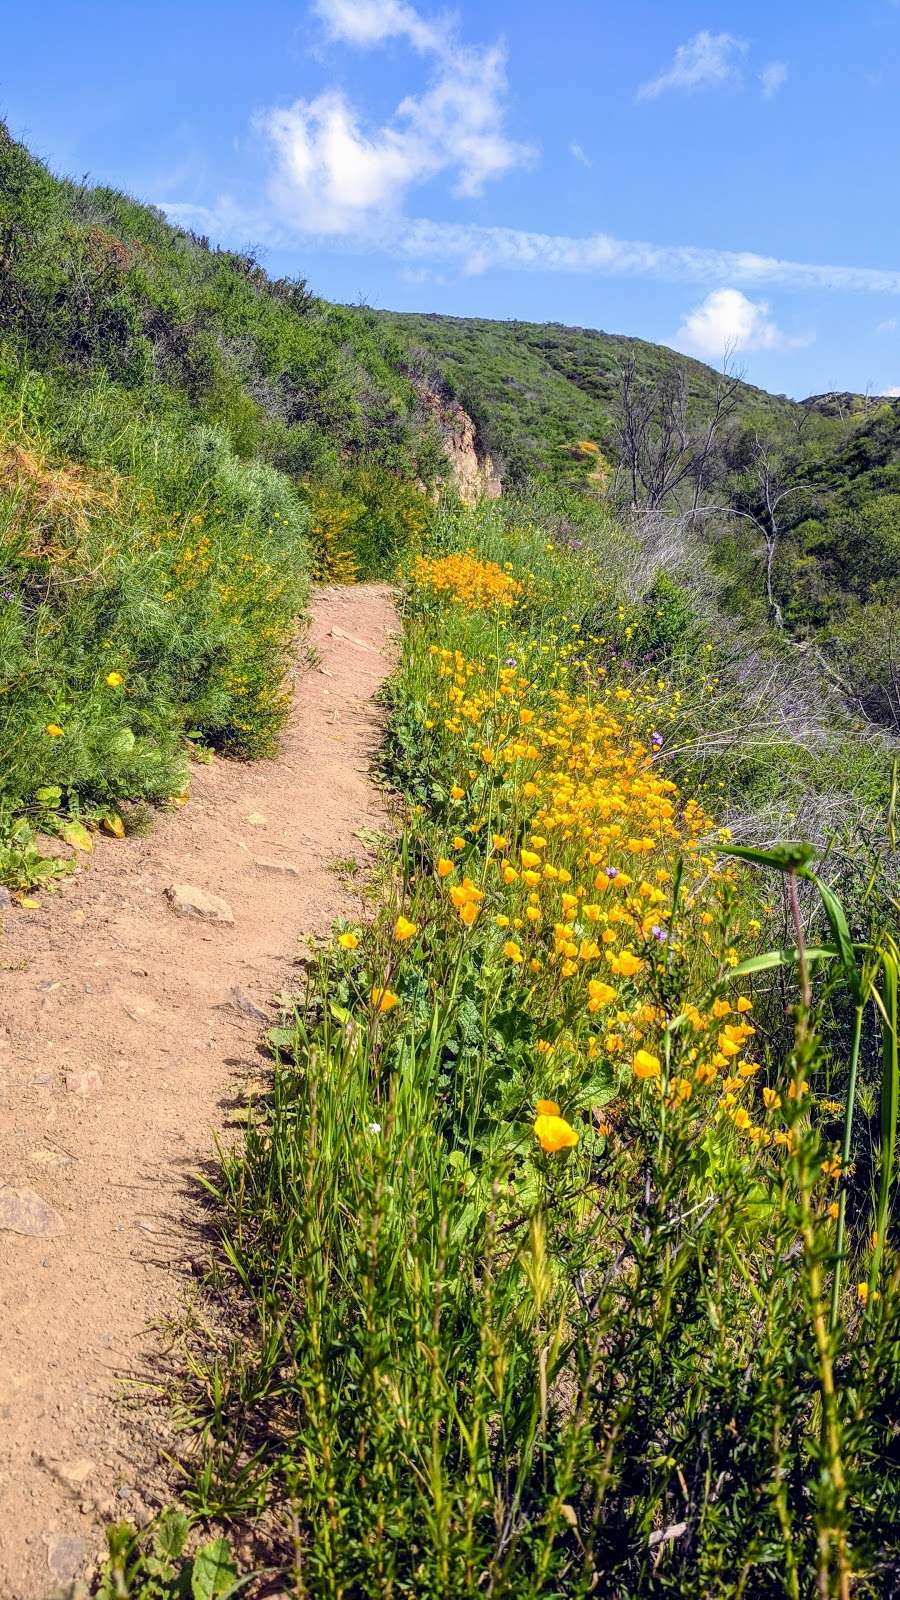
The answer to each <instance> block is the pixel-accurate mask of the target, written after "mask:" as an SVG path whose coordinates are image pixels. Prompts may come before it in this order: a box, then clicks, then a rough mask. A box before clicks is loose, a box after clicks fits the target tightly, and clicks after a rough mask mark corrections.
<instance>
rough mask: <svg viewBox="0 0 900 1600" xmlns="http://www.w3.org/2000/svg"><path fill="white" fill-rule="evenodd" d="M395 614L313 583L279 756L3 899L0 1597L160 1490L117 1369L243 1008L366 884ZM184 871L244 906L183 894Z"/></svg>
mask: <svg viewBox="0 0 900 1600" xmlns="http://www.w3.org/2000/svg"><path fill="white" fill-rule="evenodd" d="M395 621H396V619H395V613H394V609H393V605H392V602H391V597H390V592H389V591H388V590H386V589H383V588H376V587H372V586H367V587H359V588H353V589H347V590H339V589H330V590H323V591H321V592H320V593H319V594H318V596H317V597H316V599H315V601H314V608H313V620H312V627H311V631H310V635H309V643H310V645H311V646H312V647H313V648H314V650H316V651H317V652H318V664H317V665H314V666H312V667H311V668H309V669H302V670H298V682H297V687H296V696H295V703H294V709H293V714H292V717H291V721H290V725H289V727H288V730H287V733H286V737H285V739H284V742H283V745H282V748H281V751H280V753H279V755H278V757H277V758H276V759H275V760H272V761H268V762H261V763H259V764H257V765H252V766H251V765H248V766H244V765H240V764H237V763H228V762H224V761H216V762H214V763H213V765H211V766H209V767H205V766H196V767H195V768H194V769H193V774H192V780H191V800H190V802H189V804H188V805H187V806H186V807H185V808H184V809H183V810H181V811H178V812H176V813H173V814H171V815H168V816H166V817H164V818H163V819H161V821H160V823H159V825H158V826H157V827H156V829H155V830H154V831H153V833H152V834H150V835H149V836H148V837H146V838H129V839H126V840H124V841H122V842H121V843H115V842H113V841H108V842H105V841H104V842H103V843H98V846H97V848H96V851H95V853H94V856H93V857H92V858H88V860H89V865H88V866H87V867H85V869H84V870H83V871H80V872H79V874H78V876H77V877H76V878H75V879H74V880H72V881H70V882H69V883H68V885H67V887H66V888H64V889H63V890H62V891H61V892H60V893H59V894H58V895H55V896H53V897H50V896H45V897H44V901H43V909H42V910H41V911H39V912H35V911H32V912H30V913H29V912H27V911H20V910H13V911H7V912H6V913H4V914H3V927H2V933H0V993H2V997H3V998H2V1006H0V1163H2V1165H0V1307H2V1322H0V1596H2V1597H3V1600H44V1597H45V1596H47V1595H49V1594H52V1593H57V1592H59V1591H60V1590H61V1589H63V1588H64V1586H65V1584H66V1582H67V1581H70V1580H71V1579H73V1578H74V1577H77V1576H78V1575H79V1574H80V1573H81V1572H82V1571H83V1570H84V1569H85V1568H86V1567H89V1565H90V1561H91V1559H92V1557H93V1555H94V1554H95V1552H96V1550H97V1548H98V1544H99V1543H100V1535H99V1528H100V1524H101V1522H102V1520H103V1519H104V1518H108V1517H109V1516H110V1515H114V1516H117V1517H121V1516H128V1515H130V1516H132V1517H134V1516H137V1517H138V1518H139V1519H141V1518H145V1517H146V1516H147V1515H148V1514H149V1513H150V1512H152V1511H153V1510H154V1509H155V1505H154V1494H153V1490H152V1488H151V1487H150V1485H152V1483H153V1481H154V1473H155V1470H156V1469H155V1463H156V1461H157V1459H158V1450H159V1445H160V1432H159V1430H160V1428H161V1427H162V1426H163V1424H162V1420H161V1415H160V1416H159V1417H156V1418H152V1419H151V1418H150V1417H149V1414H148V1413H145V1414H144V1415H143V1416H141V1415H140V1410H139V1408H138V1411H137V1416H135V1408H134V1407H131V1408H127V1407H125V1406H124V1405H123V1404H122V1393H123V1390H122V1378H123V1377H126V1378H128V1377H131V1378H132V1379H136V1380H138V1381H140V1379H141V1377H142V1375H143V1374H145V1373H149V1372H150V1371H151V1370H152V1362H153V1359H154V1357H155V1356H157V1355H158V1354H159V1353H160V1349H161V1334H160V1332H159V1331H156V1332H154V1331H152V1329H153V1326H154V1325H156V1326H157V1329H158V1327H159V1324H160V1323H163V1324H164V1323H165V1320H166V1318H168V1317H170V1316H171V1315H173V1314H175V1313H177V1311H178V1309H179V1307H181V1306H183V1305H184V1303H185V1298H186V1296H189V1295H190V1292H191V1270H192V1264H193V1261H192V1258H195V1257H196V1255H197V1252H198V1251H199V1250H200V1248H201V1247H200V1246H199V1245H198V1244H197V1242H196V1240H195V1239H194V1237H193V1235H192V1230H191V1213H192V1211H193V1210H194V1209H195V1200H194V1199H193V1198H192V1194H191V1185H190V1174H191V1172H192V1171H195V1170H196V1169H197V1166H198V1165H199V1164H200V1163H201V1162H202V1161H203V1159H204V1158H205V1156H206V1155H207V1154H208V1152H209V1151H210V1148H211V1143H212V1137H213V1134H214V1132H216V1131H218V1130H222V1129H223V1128H225V1127H227V1126H228V1123H229V1119H231V1120H232V1121H233V1120H234V1119H233V1117H232V1109H233V1107H234V1106H235V1105H237V1104H241V1103H242V1102H243V1099H244V1096H245V1094H246V1092H247V1089H248V1085H250V1084H252V1083H253V1082H254V1081H256V1080H259V1078H260V1077H261V1075H262V1062H261V1059H260V1056H259V1054H258V1048H257V1046H258V1039H259V1034H260V1030H261V1027H262V1023H261V1021H260V1020H259V1017H258V1016H256V1015H254V1014H253V1007H258V1008H259V1009H260V1010H263V1011H268V1012H269V1013H270V1014H272V1013H273V1012H274V1001H275V999H276V997H277V996H278V995H279V994H280V993H282V992H290V990H291V987H292V983H293V978H292V964H293V961H294V959H295V956H296V952H297V942H298V939H299V938H300V936H301V935H302V934H303V933H307V932H310V931H313V932H323V931H325V930H326V929H327V928H328V926H329V925H330V923H331V921H332V920H333V918H334V917H335V916H336V915H339V914H340V913H342V912H347V911H351V912H352V911H353V910H354V909H355V908H356V907H357V906H358V902H357V901H356V899H355V897H354V896H353V895H352V893H351V891H350V890H349V889H348V888H347V887H346V883H345V884H344V886H342V881H341V878H340V877H339V876H338V875H337V874H336V872H335V870H334V867H333V863H334V862H335V861H336V860H338V859H340V858H343V859H345V860H346V858H348V857H356V858H360V857H361V856H362V855H363V854H364V853H365V851H364V844H363V843H362V842H361V840H360V837H359V832H360V830H365V829H366V828H367V827H368V828H378V827H379V826H380V825H383V816H382V815H381V813H380V809H379V801H378V796H377V792H376V791H375V790H373V788H372V785H371V783H370V781H369V779H368V776H367V759H368V756H369V755H370V753H371V750H372V748H373V746H374V744H375V742H376V739H377V729H378V717H377V712H376V710H375V709H374V707H373V703H372V697H373V695H374V694H375V692H376V690H377V689H378V687H379V686H380V684H381V683H382V681H383V679H384V677H385V676H386V673H387V670H388V664H389V657H390V643H389V639H390V634H391V631H392V629H393V627H394V625H395ZM348 635H349V636H350V637H347V636H348ZM254 814H255V816H256V817H257V818H259V819H264V820H257V821H256V822H255V823H253V822H249V821H248V820H247V819H248V817H251V816H252V815H254ZM179 883H186V884H189V885H193V886H196V887H198V888H200V889H202V890H205V891H208V892H210V893H213V894H215V895H219V896H221V897H222V898H223V899H224V900H225V901H226V902H227V903H228V906H229V907H230V908H231V911H232V912H233V915H234V923H233V926H232V925H228V924H222V925H219V924H211V923H208V922H204V921H199V920H197V919H196V918H194V917H187V916H182V915H179V914H177V913H176V911H175V910H174V909H173V907H172V905H171V904H170V902H169V900H168V899H167V898H166V893H165V891H166V890H167V888H168V887H169V886H170V885H172V884H179ZM10 1224H12V1225H13V1226H12V1228H11V1227H10ZM23 1228H24V1229H31V1230H36V1231H32V1232H30V1233H29V1232H23V1231H13V1230H14V1229H19V1230H21V1229H23ZM157 1410H158V1411H160V1412H161V1408H157Z"/></svg>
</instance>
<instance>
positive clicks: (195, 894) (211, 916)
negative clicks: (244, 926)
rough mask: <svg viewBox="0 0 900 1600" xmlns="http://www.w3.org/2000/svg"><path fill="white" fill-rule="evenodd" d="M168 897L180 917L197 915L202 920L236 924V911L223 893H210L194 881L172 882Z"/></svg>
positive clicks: (167, 892) (167, 891) (230, 924)
mask: <svg viewBox="0 0 900 1600" xmlns="http://www.w3.org/2000/svg"><path fill="white" fill-rule="evenodd" d="M166 898H167V899H168V901H169V903H170V904H171V907H172V910H173V911H175V912H177V914H178V916H179V917H197V918H198V919H199V921H200V922H224V923H226V924H227V925H228V926H229V927H230V926H232V925H233V924H234V912H233V911H232V909H231V907H230V905H229V904H228V901H227V900H223V899H222V896H221V895H218V894H210V892H209V890H208V889H198V888H197V886H196V884H193V883H172V884H170V885H169V887H168V889H167V890H166Z"/></svg>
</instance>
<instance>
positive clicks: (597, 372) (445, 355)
mask: <svg viewBox="0 0 900 1600" xmlns="http://www.w3.org/2000/svg"><path fill="white" fill-rule="evenodd" d="M375 321H376V322H377V323H380V324H381V325H382V326H384V327H387V328H389V329H390V330H391V331H392V332H394V333H396V334H397V335H402V336H403V337H404V338H405V339H406V340H408V341H410V342H411V343H412V344H413V345H414V346H418V347H420V348H421V349H422V351H424V352H426V353H427V356H428V357H429V358H430V360H431V361H432V362H433V363H434V365H435V367H436V369H437V370H438V371H439V372H440V374H441V376H442V377H443V378H444V380H445V381H446V382H447V383H448V384H449V386H450V388H451V391H452V393H453V394H454V395H455V396H456V397H457V398H458V399H459V400H460V401H461V402H462V404H463V405H464V406H465V408H466V410H467V411H468V412H469V414H470V416H472V417H473V418H474V419H475V422H476V424H477V426H478V428H479V430H480V433H481V436H482V438H483V440H484V442H485V445H486V446H487V448H488V449H489V450H490V451H491V452H492V453H493V454H495V455H496V456H498V457H499V458H500V459H501V461H502V463H503V466H504V468H505V474H506V476H507V477H508V478H509V479H511V480H512V481H514V482H515V481H521V479H522V478H523V477H525V476H530V475H534V474H542V473H550V474H555V473H559V472H560V471H565V470H566V469H567V466H568V457H567V455H566V452H565V447H566V446H567V445H571V444H572V443H573V442H576V441H578V440H582V439H587V440H592V441H594V442H596V443H600V444H602V445H604V447H607V446H608V443H609V440H610V434H611V419H612V415H613V412H614V410H615V408H616V405H617V400H618V391H619V371H620V369H621V367H622V365H623V363H625V362H626V361H629V360H631V359H633V360H634V361H635V363H636V371H637V375H638V377H639V379H640V380H641V381H643V382H647V383H654V382H656V381H658V380H659V378H660V377H661V376H662V375H663V374H664V373H666V372H668V371H669V370H670V369H671V368H672V367H673V366H676V367H677V368H678V369H679V370H680V371H681V372H683V373H684V375H685V378H686V381H687V388H688V395H689V401H690V406H691V409H692V412H693V413H694V414H695V415H698V416H699V415H701V414H703V413H704V411H705V410H707V409H708V407H709V406H710V404H711V403H712V401H713V398H714V395H715V392H716V386H717V383H718V382H719V378H720V374H718V373H717V372H715V371H714V370H713V368H711V367H709V366H706V365H705V364H704V363H703V362H702V361H694V360H692V359H691V358H690V357H689V356H680V355H676V354H675V353H674V352H673V351H672V350H669V349H667V348H666V347H664V346H662V345H657V344H650V343H648V342H647V341H646V340H644V339H635V338H629V337H626V336H625V335H623V334H612V333H602V332H600V331H599V330H597V329H592V328H567V327H563V326H562V325H561V324H560V323H552V322H548V323H536V322H519V321H515V320H510V321H508V322H492V321H487V320H485V319H483V318H478V317H447V316H437V315H431V314H427V315H421V314H418V313H403V314H400V313H397V312H379V313H377V314H376V318H375ZM795 409H796V407H795V403H794V402H792V401H790V400H788V399H786V398H785V397H784V396H783V395H770V394H767V393H766V391H765V390H764V389H756V388H754V387H753V385H751V384H741V385H740V407H739V410H740V415H741V416H742V417H744V418H745V419H747V420H748V421H749V420H753V419H757V418H758V419H767V420H768V419H774V420H778V421H785V422H787V420H788V419H789V417H790V416H791V414H792V413H793V412H794V410H795Z"/></svg>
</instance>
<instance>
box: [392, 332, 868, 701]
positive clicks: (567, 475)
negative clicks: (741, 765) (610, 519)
mask: <svg viewBox="0 0 900 1600" xmlns="http://www.w3.org/2000/svg"><path fill="white" fill-rule="evenodd" d="M376 320H377V321H378V322H380V323H381V324H382V326H387V327H388V328H390V329H391V331H392V332H395V333H396V334H397V335H398V336H399V335H405V336H406V337H407V338H408V339H410V340H411V341H413V342H414V343H415V345H417V346H418V347H419V349H420V350H421V352H422V355H419V356H417V357H416V358H415V359H417V360H419V361H420V362H422V361H423V360H424V359H425V357H426V356H427V358H428V359H430V360H431V361H432V362H433V363H434V366H435V368H436V369H437V371H438V372H439V373H440V375H441V378H442V379H443V380H444V381H445V382H446V383H447V385H448V386H449V389H450V392H451V393H452V394H453V395H455V396H456V397H458V399H459V400H460V401H461V402H462V404H463V405H464V406H465V408H466V410H467V412H468V413H469V414H470V415H471V416H472V417H473V418H474V420H475V423H476V426H477V428H478V430H479V433H480V437H481V440H482V442H483V444H484V446H485V448H487V449H488V450H490V452H491V454H492V455H493V456H494V457H495V458H496V459H497V461H498V462H499V464H500V468H501V471H502V472H503V475H504V477H505V480H506V481H507V483H508V485H510V486H511V487H514V486H515V485H517V484H523V483H525V482H527V481H529V480H534V479H535V478H542V477H543V478H549V479H551V480H555V481H558V482H567V483H569V484H570V485H572V486H575V487H577V486H579V485H580V486H581V487H583V488H585V487H587V488H601V489H605V488H608V486H609V475H608V474H607V476H606V478H603V479H601V481H600V482H599V483H597V482H595V481H594V480H592V478H591V475H590V474H591V471H592V467H593V463H594V461H596V459H597V458H596V456H595V457H594V458H593V459H592V457H591V455H590V454H589V453H588V447H589V446H594V447H596V446H597V445H599V446H600V449H601V452H602V459H605V460H606V461H608V462H609V464H610V465H611V466H612V467H613V468H615V466H616V464H617V462H618V461H620V460H621V451H622V441H621V439H620V438H619V437H618V427H617V423H618V419H619V417H620V416H621V412H622V385H621V373H622V369H623V367H625V365H626V364H628V363H631V362H633V363H634V372H635V379H636V382H637V384H638V385H639V386H640V388H641V390H642V397H641V404H643V401H644V399H645V398H646V401H647V406H648V415H649V418H650V428H649V431H648V437H649V438H650V446H649V448H650V450H651V452H652V450H653V449H654V448H656V443H655V441H656V440H658V438H659V436H660V435H661V434H662V433H663V432H664V431H665V427H666V425H667V419H666V418H665V417H664V415H663V411H664V409H665V406H664V390H665V385H666V383H667V382H670V381H671V378H672V375H673V374H676V375H678V376H679V377H681V376H683V379H684V382H685V386H686V407H685V414H684V420H685V421H686V424H687V426H688V429H689V430H690V429H691V428H694V429H696V430H697V431H698V432H699V433H701V434H702V430H703V426H704V424H705V422H706V419H708V418H709V417H710V415H711V414H712V412H713V410H714V407H715V404H716V398H717V392H718V391H719V390H720V388H721V385H722V375H721V374H720V373H717V372H715V371H714V370H713V369H712V368H711V367H708V366H706V365H704V364H703V363H702V362H699V361H693V360H690V359H689V358H687V357H684V356H679V355H676V354H675V353H674V352H673V351H671V350H668V349H666V348H664V347H662V346H660V345H654V344H649V343H647V342H645V341H643V340H640V339H634V338H626V337H624V336H621V335H617V334H607V333H602V332H599V331H594V330H590V329H583V328H565V327H562V326H560V325H558V324H553V323H548V324H536V323H525V322H518V321H509V322H490V321H485V320H482V319H478V318H462V317H445V316H422V315H402V316H401V315H398V314H396V313H382V314H379V316H378V318H377V319H376ZM668 420H674V421H675V422H676V424H677V423H679V422H680V421H681V418H680V417H679V416H674V417H670V418H669V419H668ZM654 430H655V434H654ZM594 470H596V469H594ZM689 481H691V480H689ZM767 485H768V495H767V492H766V486H767ZM620 487H621V486H620ZM898 487H900V404H898V403H896V402H894V403H889V402H886V401H881V402H879V401H872V400H870V399H867V398H866V397H864V396H861V395H852V394H830V395H821V396H812V397H810V398H809V399H808V400H805V401H802V402H795V401H791V400H788V399H786V398H785V397H784V396H777V395H770V394H767V393H766V392H765V391H764V390H761V389H757V388H754V387H753V386H752V385H750V384H745V383H742V382H741V383H738V384H736V385H735V389H734V396H733V401H732V403H731V407H730V411H729V414H728V416H727V418H726V419H725V422H724V425H723V426H722V427H721V428H720V429H719V431H718V434H717V439H716V448H715V450H714V452H712V453H711V456H710V460H709V465H708V470H707V475H706V481H705V483H704V485H703V494H702V496H701V498H700V505H701V508H702V510H703V513H704V514H703V516H702V518H701V519H700V521H699V522H698V523H697V524H696V527H695V532H696V531H697V529H699V528H702V536H701V537H700V538H699V539H695V541H694V561H695V562H696V560H698V559H699V560H701V561H706V562H707V563H708V564H709V566H710V567H711V570H712V571H713V572H715V573H716V574H717V575H718V577H719V578H720V579H721V581H722V584H723V590H722V593H723V597H724V599H725V602H726V604H727V605H728V606H729V608H730V609H731V611H732V612H733V613H734V614H735V615H736V616H740V617H742V618H743V619H745V620H746V621H749V622H756V623H757V624H758V625H759V626H761V627H762V628H763V630H765V629H767V628H768V627H770V626H771V625H772V624H773V623H775V624H776V626H777V627H778V628H779V629H780V630H781V631H783V632H784V633H785V634H786V635H787V636H788V637H792V638H794V639H796V640H797V641H799V642H800V643H801V644H804V645H809V644H812V645H814V646H815V647H816V649H817V650H818V651H819V652H820V660H821V661H822V664H823V667H824V669H825V670H826V671H830V672H831V673H832V674H833V681H834V682H835V683H836V684H838V685H840V686H841V688H842V691H843V692H844V694H845V696H846V698H847V699H848V700H849V702H850V703H851V704H852V706H853V708H854V710H856V711H861V712H862V713H863V714H864V715H865V716H866V717H867V718H870V719H871V720H872V721H873V722H875V723H878V724H882V725H886V726H887V727H890V728H892V729H894V730H897V729H900V687H898V666H897V661H898V637H900V614H898V585H900V531H898V530H900V494H898ZM773 497H777V498H778V507H779V508H778V512H777V518H776V521H775V523H774V524H773V523H772V521H771V516H770V511H769V503H770V501H771V500H772V499H773ZM687 503H690V501H688V502H687ZM684 505H685V501H684V500H683V499H681V500H679V498H678V497H676V496H675V495H669V496H666V497H663V499H662V501H661V502H660V507H659V509H661V510H663V511H667V512H669V513H670V515H672V516H676V515H677V514H678V513H679V512H682V511H683V510H684ZM717 506H718V507H721V508H722V510H723V514H722V515H715V514H712V508H713V507H717ZM770 554H771V556H772V560H771V564H770V563H769V556H770ZM767 573H768V577H767Z"/></svg>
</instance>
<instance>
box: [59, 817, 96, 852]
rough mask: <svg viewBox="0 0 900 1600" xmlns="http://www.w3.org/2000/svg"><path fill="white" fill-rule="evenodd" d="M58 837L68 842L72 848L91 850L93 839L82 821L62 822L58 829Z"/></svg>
mask: <svg viewBox="0 0 900 1600" xmlns="http://www.w3.org/2000/svg"><path fill="white" fill-rule="evenodd" d="M59 832H60V837H61V838H63V839H65V841H66V844H70V845H71V846H72V848H73V850H88V851H90V850H93V848H94V841H93V839H92V838H91V836H90V834H89V833H88V831H87V828H86V827H85V825H84V823H83V822H75V821H74V820H72V821H70V822H64V823H63V825H62V827H61V828H60V830H59Z"/></svg>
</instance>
